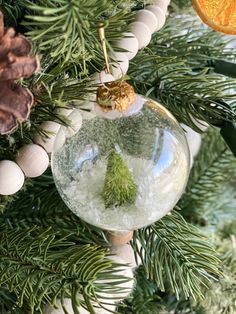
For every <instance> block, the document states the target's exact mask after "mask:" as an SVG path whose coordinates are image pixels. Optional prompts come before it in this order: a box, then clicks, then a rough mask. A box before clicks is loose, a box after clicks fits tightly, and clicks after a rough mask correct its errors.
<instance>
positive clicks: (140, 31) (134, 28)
mask: <svg viewBox="0 0 236 314" xmlns="http://www.w3.org/2000/svg"><path fill="white" fill-rule="evenodd" d="M130 31H131V32H132V33H133V34H134V35H135V37H136V38H137V40H138V46H139V49H142V48H144V47H146V46H147V45H148V44H149V43H150V41H151V38H152V33H151V31H150V29H149V28H148V27H147V25H146V24H144V23H142V22H133V23H131V24H130Z"/></svg>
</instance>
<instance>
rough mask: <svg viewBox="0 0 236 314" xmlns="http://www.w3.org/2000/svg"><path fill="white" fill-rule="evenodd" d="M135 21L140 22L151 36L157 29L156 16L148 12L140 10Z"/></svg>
mask: <svg viewBox="0 0 236 314" xmlns="http://www.w3.org/2000/svg"><path fill="white" fill-rule="evenodd" d="M136 21H138V22H142V23H144V24H145V25H147V27H148V28H149V30H150V32H151V34H152V33H154V32H155V31H156V29H157V28H158V21H157V17H156V15H155V14H154V13H153V12H152V11H150V10H140V11H139V12H137V14H136Z"/></svg>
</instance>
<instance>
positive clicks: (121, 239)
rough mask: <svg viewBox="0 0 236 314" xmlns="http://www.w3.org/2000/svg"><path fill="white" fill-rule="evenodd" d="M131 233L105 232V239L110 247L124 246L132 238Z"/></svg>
mask: <svg viewBox="0 0 236 314" xmlns="http://www.w3.org/2000/svg"><path fill="white" fill-rule="evenodd" d="M133 234H134V232H133V231H128V232H112V231H108V232H107V238H108V240H109V242H110V243H111V244H112V245H121V244H126V243H128V242H129V241H131V240H132V238H133Z"/></svg>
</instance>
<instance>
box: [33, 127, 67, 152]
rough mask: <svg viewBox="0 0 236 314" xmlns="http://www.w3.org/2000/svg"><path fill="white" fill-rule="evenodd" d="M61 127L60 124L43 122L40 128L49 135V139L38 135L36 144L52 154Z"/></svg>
mask: <svg viewBox="0 0 236 314" xmlns="http://www.w3.org/2000/svg"><path fill="white" fill-rule="evenodd" d="M60 126H61V125H60V124H59V123H56V122H53V121H45V122H43V123H42V124H41V125H40V127H41V129H42V130H43V131H45V132H47V133H48V134H47V135H48V137H46V136H43V134H39V133H36V134H35V136H34V142H35V144H38V145H40V146H42V147H43V148H44V149H45V150H46V152H48V153H51V152H52V150H53V145H54V142H55V138H56V135H57V132H58V131H59V128H60Z"/></svg>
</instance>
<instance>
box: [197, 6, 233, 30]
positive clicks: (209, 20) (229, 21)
mask: <svg viewBox="0 0 236 314" xmlns="http://www.w3.org/2000/svg"><path fill="white" fill-rule="evenodd" d="M192 3H193V7H194V8H195V10H196V11H197V13H198V15H199V17H200V18H201V20H202V21H203V22H204V23H206V24H207V25H209V26H210V27H211V28H213V29H214V30H215V31H219V32H222V33H225V34H234V35H236V0H192Z"/></svg>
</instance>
